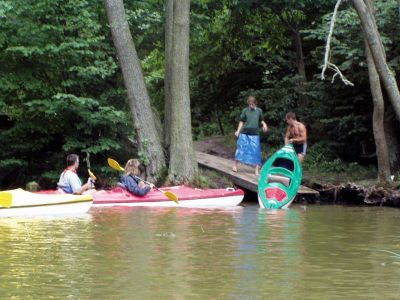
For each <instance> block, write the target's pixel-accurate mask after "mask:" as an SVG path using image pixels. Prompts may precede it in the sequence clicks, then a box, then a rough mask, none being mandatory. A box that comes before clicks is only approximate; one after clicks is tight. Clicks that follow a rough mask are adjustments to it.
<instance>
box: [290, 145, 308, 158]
mask: <svg viewBox="0 0 400 300" xmlns="http://www.w3.org/2000/svg"><path fill="white" fill-rule="evenodd" d="M293 148H294V151H296V153H297V154H301V155H303V156H305V155H306V152H307V144H293Z"/></svg>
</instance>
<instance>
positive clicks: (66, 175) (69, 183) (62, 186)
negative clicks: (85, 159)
mask: <svg viewBox="0 0 400 300" xmlns="http://www.w3.org/2000/svg"><path fill="white" fill-rule="evenodd" d="M78 167H79V156H78V155H76V154H69V155H68V156H67V168H66V169H65V170H64V171H63V172H62V173H61V175H60V179H59V180H58V183H57V188H58V190H59V191H60V192H63V193H67V194H77V195H80V194H82V193H85V192H87V191H88V190H90V189H93V188H94V180H93V179H91V178H90V177H89V179H88V181H87V182H86V183H85V184H84V185H82V182H81V180H80V179H79V177H78V174H76V171H77V170H78Z"/></svg>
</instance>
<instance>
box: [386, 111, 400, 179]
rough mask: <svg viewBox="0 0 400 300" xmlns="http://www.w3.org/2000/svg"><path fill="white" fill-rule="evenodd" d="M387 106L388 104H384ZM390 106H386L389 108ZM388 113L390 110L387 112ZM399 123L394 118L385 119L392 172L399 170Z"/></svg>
mask: <svg viewBox="0 0 400 300" xmlns="http://www.w3.org/2000/svg"><path fill="white" fill-rule="evenodd" d="M386 107H388V106H386ZM391 109H392V107H390V106H389V107H388V110H391ZM389 114H390V112H389ZM399 125H400V123H399V122H397V121H396V120H394V122H393V121H392V120H387V121H385V135H386V140H387V141H390V143H388V147H389V161H390V168H391V170H392V172H393V173H396V171H397V172H399V171H400V129H399V128H400V126H399Z"/></svg>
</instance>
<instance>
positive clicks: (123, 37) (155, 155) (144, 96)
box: [104, 0, 165, 179]
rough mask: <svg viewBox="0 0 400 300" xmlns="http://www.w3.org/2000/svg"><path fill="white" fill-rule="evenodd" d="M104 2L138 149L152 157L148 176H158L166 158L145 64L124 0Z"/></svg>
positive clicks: (105, 0)
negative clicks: (130, 25) (149, 92)
mask: <svg viewBox="0 0 400 300" xmlns="http://www.w3.org/2000/svg"><path fill="white" fill-rule="evenodd" d="M104 3H105V6H106V11H107V16H108V21H109V23H110V27H111V34H112V38H113V41H114V45H115V48H116V50H117V56H118V60H119V63H120V66H121V69H122V74H123V78H124V83H125V87H126V89H127V93H128V100H129V106H130V110H131V113H132V117H133V124H134V127H135V129H136V132H137V135H138V140H139V150H140V151H142V152H143V153H144V154H145V155H146V156H147V158H148V159H149V161H150V164H149V165H148V167H147V172H148V174H147V175H148V177H149V178H150V179H157V178H158V177H159V176H160V174H161V172H162V170H163V169H164V168H165V158H164V153H163V149H162V146H161V142H160V139H159V136H158V134H157V129H156V125H155V122H154V116H153V113H152V110H151V104H150V97H149V95H148V92H147V88H146V84H145V81H144V77H143V72H142V68H141V66H140V61H139V58H138V56H137V53H136V49H135V45H134V43H133V40H132V35H131V32H130V30H129V25H128V22H127V20H126V16H125V9H124V3H123V1H122V0H104Z"/></svg>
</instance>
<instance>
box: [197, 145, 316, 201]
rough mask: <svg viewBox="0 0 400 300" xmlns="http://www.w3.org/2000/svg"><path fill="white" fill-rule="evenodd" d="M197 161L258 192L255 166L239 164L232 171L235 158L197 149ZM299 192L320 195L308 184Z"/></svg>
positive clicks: (238, 184) (241, 185)
mask: <svg viewBox="0 0 400 300" xmlns="http://www.w3.org/2000/svg"><path fill="white" fill-rule="evenodd" d="M196 156H197V162H198V163H199V165H200V166H203V167H206V168H208V169H211V170H214V171H217V172H218V173H221V174H223V175H224V176H226V177H228V178H229V179H230V180H231V181H232V182H233V183H234V184H236V185H237V186H240V187H243V188H245V189H248V190H250V191H253V192H257V186H258V177H257V176H256V175H255V174H254V168H253V167H250V166H246V165H243V164H239V168H238V172H233V171H232V166H233V160H230V159H226V158H223V157H219V156H215V155H211V154H207V153H204V152H199V151H196ZM298 194H300V195H318V194H319V193H318V192H317V191H315V190H313V189H310V188H308V187H306V186H303V185H302V186H301V187H300V189H299V191H298Z"/></svg>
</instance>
